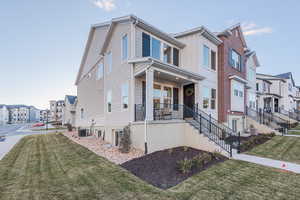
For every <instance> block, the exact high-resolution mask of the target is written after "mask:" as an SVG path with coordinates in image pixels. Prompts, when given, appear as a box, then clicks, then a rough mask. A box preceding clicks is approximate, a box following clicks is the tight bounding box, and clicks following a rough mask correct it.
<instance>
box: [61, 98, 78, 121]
mask: <svg viewBox="0 0 300 200" xmlns="http://www.w3.org/2000/svg"><path fill="white" fill-rule="evenodd" d="M76 104H77V97H76V96H71V95H66V96H65V103H64V107H63V113H62V124H71V125H72V126H75V120H76Z"/></svg>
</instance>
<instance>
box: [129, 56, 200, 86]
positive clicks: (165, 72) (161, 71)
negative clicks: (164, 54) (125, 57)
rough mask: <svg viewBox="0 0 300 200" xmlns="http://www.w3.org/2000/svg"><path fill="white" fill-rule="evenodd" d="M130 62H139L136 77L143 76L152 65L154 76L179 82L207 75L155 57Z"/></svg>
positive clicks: (186, 81)
mask: <svg viewBox="0 0 300 200" xmlns="http://www.w3.org/2000/svg"><path fill="white" fill-rule="evenodd" d="M129 63H134V64H138V65H139V66H136V69H135V72H134V73H135V74H134V75H135V77H140V76H143V75H144V74H145V72H146V70H147V68H149V67H151V68H153V69H154V78H155V79H163V80H168V81H172V82H177V83H183V84H184V83H191V82H198V81H200V80H204V79H205V77H203V76H201V75H199V74H197V73H194V72H190V71H187V70H185V69H182V68H181V67H177V66H175V65H171V64H167V63H163V62H161V61H159V60H157V59H154V58H150V57H148V58H142V59H137V60H131V61H129Z"/></svg>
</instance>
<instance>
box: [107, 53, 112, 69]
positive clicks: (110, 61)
mask: <svg viewBox="0 0 300 200" xmlns="http://www.w3.org/2000/svg"><path fill="white" fill-rule="evenodd" d="M107 66H108V70H107V72H108V73H110V72H111V71H112V55H111V51H110V52H108V54H107Z"/></svg>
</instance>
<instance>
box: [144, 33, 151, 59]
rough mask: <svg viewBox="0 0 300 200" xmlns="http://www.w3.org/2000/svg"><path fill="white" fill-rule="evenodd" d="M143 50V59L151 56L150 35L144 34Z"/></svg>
mask: <svg viewBox="0 0 300 200" xmlns="http://www.w3.org/2000/svg"><path fill="white" fill-rule="evenodd" d="M142 38H143V48H142V56H143V57H149V56H150V41H151V39H150V35H148V34H146V33H143V34H142Z"/></svg>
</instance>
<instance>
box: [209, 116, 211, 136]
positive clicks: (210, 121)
mask: <svg viewBox="0 0 300 200" xmlns="http://www.w3.org/2000/svg"><path fill="white" fill-rule="evenodd" d="M209 132H210V133H211V114H209Z"/></svg>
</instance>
